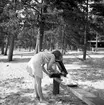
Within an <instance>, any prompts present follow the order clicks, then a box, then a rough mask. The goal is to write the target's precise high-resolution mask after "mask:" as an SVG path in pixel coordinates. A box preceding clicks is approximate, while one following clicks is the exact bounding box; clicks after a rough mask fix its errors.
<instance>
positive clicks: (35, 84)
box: [34, 78, 39, 99]
mask: <svg viewBox="0 0 104 105" xmlns="http://www.w3.org/2000/svg"><path fill="white" fill-rule="evenodd" d="M34 90H35V91H34V94H35V98H37V99H39V95H38V92H37V83H36V78H34Z"/></svg>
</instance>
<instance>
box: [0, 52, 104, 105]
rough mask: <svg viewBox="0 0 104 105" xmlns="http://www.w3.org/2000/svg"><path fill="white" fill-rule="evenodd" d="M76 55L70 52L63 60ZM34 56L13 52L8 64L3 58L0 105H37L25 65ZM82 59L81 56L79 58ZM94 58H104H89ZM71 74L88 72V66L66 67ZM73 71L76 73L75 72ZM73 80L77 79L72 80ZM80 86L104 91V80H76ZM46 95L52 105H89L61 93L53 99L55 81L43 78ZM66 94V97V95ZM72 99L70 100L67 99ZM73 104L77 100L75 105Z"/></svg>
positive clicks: (1, 62) (0, 80)
mask: <svg viewBox="0 0 104 105" xmlns="http://www.w3.org/2000/svg"><path fill="white" fill-rule="evenodd" d="M74 53H75V52H69V54H70V55H67V56H66V55H65V56H64V59H72V58H76V55H74ZM32 55H33V52H23V51H22V52H17V51H16V52H14V57H13V61H11V62H8V61H7V56H3V55H0V105H34V94H33V93H34V80H33V78H31V77H30V76H29V75H28V73H27V72H26V64H27V62H28V61H29V59H30V58H31V57H32ZM77 57H82V55H77ZM90 57H91V59H93V58H103V57H104V54H99V56H98V55H90ZM65 67H66V69H67V70H68V72H69V73H70V74H71V73H72V74H73V71H74V70H75V71H76V70H79V69H83V68H86V67H87V65H84V64H83V65H81V64H80V65H79V62H78V60H75V61H74V62H71V63H70V62H68V63H67V64H65ZM72 70H73V71H72ZM73 78H74V79H76V77H74V76H73ZM77 82H78V83H79V84H80V85H83V86H84V88H86V87H91V88H89V89H90V90H91V89H92V88H95V89H103V90H104V80H103V79H102V80H98V81H95V82H92V81H90V80H86V81H83V80H81V79H78V78H77ZM42 87H43V93H44V95H45V97H46V99H47V100H48V101H49V100H50V101H52V102H51V103H50V105H86V104H85V103H83V102H82V101H80V100H78V99H77V98H76V97H73V95H72V96H71V95H70V94H71V93H70V94H69V93H68V92H66V93H65V91H64V90H61V93H60V95H58V96H53V95H52V79H50V78H49V77H48V76H46V75H45V74H44V78H43V83H42ZM63 94H64V95H63ZM68 97H69V98H68ZM73 100H76V101H75V102H74V101H73Z"/></svg>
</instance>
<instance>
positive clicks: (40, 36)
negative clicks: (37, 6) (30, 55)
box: [35, 19, 44, 53]
mask: <svg viewBox="0 0 104 105" xmlns="http://www.w3.org/2000/svg"><path fill="white" fill-rule="evenodd" d="M39 26H40V27H39V30H38V35H37V41H36V47H35V53H38V52H40V51H41V50H42V48H43V46H42V45H43V36H44V22H43V19H41V22H40V24H39Z"/></svg>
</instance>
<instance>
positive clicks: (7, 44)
mask: <svg viewBox="0 0 104 105" xmlns="http://www.w3.org/2000/svg"><path fill="white" fill-rule="evenodd" d="M8 46H9V36H8V37H7V43H6V47H5V52H4V55H7V51H8Z"/></svg>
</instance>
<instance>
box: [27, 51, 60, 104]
mask: <svg viewBox="0 0 104 105" xmlns="http://www.w3.org/2000/svg"><path fill="white" fill-rule="evenodd" d="M61 60H62V54H61V53H60V51H58V50H55V51H53V52H51V53H50V52H47V51H44V52H39V53H37V54H35V55H34V56H33V57H32V58H31V59H30V61H29V62H28V66H27V71H28V72H29V74H30V76H32V77H34V79H35V92H36V98H38V99H39V100H40V102H43V101H44V97H43V93H42V87H41V83H42V78H43V72H45V73H46V74H47V75H49V76H50V75H51V72H55V70H54V69H53V68H52V65H53V64H54V63H55V62H57V61H61ZM45 64H47V70H46V69H45V68H44V65H45Z"/></svg>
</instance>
